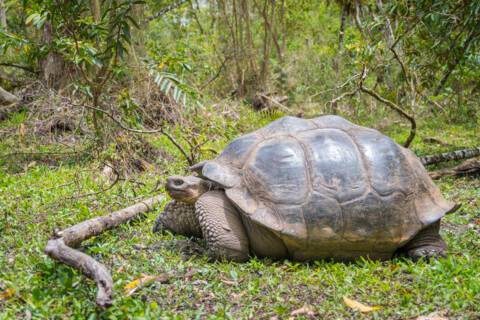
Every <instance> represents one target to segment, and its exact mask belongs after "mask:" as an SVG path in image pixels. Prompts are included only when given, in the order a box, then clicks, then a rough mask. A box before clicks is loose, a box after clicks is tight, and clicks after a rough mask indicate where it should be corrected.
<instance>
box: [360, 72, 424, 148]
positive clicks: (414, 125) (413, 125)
mask: <svg viewBox="0 0 480 320" xmlns="http://www.w3.org/2000/svg"><path fill="white" fill-rule="evenodd" d="M366 77H367V67H366V66H365V65H363V71H362V77H361V79H360V83H359V88H360V91H362V92H365V93H366V94H368V95H370V96H372V97H373V98H375V99H376V100H378V101H380V102H382V103H384V104H386V105H387V106H389V107H390V108H392V109H393V110H395V111H396V112H397V113H398V114H400V115H401V116H403V117H404V118H406V119H407V120H408V121H409V122H410V125H411V127H410V135H409V136H408V138H407V140H406V141H405V142H404V143H403V146H404V147H405V148H408V147H409V146H410V144H411V143H412V141H413V139H414V138H415V134H416V131H417V122H416V121H415V118H414V117H413V116H411V115H410V114H408V113H407V112H406V111H405V110H403V109H402V108H400V107H399V106H398V105H396V104H395V103H393V102H392V101H390V100H388V99H385V98H384V97H382V96H380V95H379V94H378V93H376V92H375V91H373V90H370V89H368V88H366V87H365V86H364V85H363V82H364V80H365V78H366Z"/></svg>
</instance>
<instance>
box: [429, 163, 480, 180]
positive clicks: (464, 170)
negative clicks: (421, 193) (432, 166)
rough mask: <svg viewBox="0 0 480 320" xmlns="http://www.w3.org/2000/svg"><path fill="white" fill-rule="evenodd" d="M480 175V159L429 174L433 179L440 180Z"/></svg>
mask: <svg viewBox="0 0 480 320" xmlns="http://www.w3.org/2000/svg"><path fill="white" fill-rule="evenodd" d="M478 173H480V158H474V159H469V160H466V161H464V162H463V163H461V164H459V165H458V166H455V167H453V168H445V169H441V170H436V171H432V172H429V173H428V174H429V175H430V177H431V178H432V179H440V178H441V177H445V176H465V175H470V174H478Z"/></svg>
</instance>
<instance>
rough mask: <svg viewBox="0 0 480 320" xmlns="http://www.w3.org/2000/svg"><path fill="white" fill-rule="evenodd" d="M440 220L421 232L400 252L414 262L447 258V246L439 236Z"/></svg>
mask: <svg viewBox="0 0 480 320" xmlns="http://www.w3.org/2000/svg"><path fill="white" fill-rule="evenodd" d="M439 231H440V220H439V221H437V222H435V223H434V224H432V225H430V226H428V227H427V228H425V229H423V230H421V231H420V232H419V233H418V234H417V235H416V236H415V237H414V238H413V239H412V240H410V241H409V242H408V243H407V244H406V245H405V246H403V247H402V248H401V249H400V251H401V252H402V253H405V254H406V255H407V256H408V257H409V258H411V259H413V260H415V261H416V260H419V259H421V258H424V259H427V260H428V259H430V258H438V257H445V256H446V250H447V244H446V243H445V241H443V239H442V237H441V236H440V234H439Z"/></svg>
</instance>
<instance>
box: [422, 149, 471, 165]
mask: <svg viewBox="0 0 480 320" xmlns="http://www.w3.org/2000/svg"><path fill="white" fill-rule="evenodd" d="M478 156H480V147H475V148H468V149H461V150H456V151H452V152H445V153H441V154H436V155H431V156H425V157H420V161H422V164H423V165H424V166H427V165H429V164H436V163H441V162H446V161H450V160H463V159H470V158H474V157H478Z"/></svg>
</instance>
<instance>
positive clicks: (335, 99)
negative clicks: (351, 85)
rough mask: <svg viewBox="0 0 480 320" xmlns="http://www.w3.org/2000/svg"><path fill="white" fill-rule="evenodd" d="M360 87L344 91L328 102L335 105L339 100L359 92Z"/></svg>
mask: <svg viewBox="0 0 480 320" xmlns="http://www.w3.org/2000/svg"><path fill="white" fill-rule="evenodd" d="M358 90H359V89H355V90H353V91H347V92H344V93H342V94H341V95H339V96H338V97H336V98H333V99H332V100H330V101H329V102H327V104H331V105H334V104H335V103H337V102H338V101H340V100H342V99H344V98H346V97H351V96H353V95H355V94H356V93H357V92H358Z"/></svg>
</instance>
